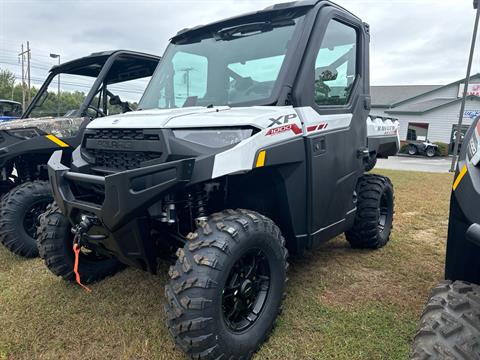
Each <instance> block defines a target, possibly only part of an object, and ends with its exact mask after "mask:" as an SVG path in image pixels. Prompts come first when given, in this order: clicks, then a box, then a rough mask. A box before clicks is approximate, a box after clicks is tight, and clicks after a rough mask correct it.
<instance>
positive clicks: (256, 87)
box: [245, 83, 272, 95]
mask: <svg viewBox="0 0 480 360" xmlns="http://www.w3.org/2000/svg"><path fill="white" fill-rule="evenodd" d="M271 89H272V86H271V85H268V84H263V83H256V84H253V85H252V86H250V87H248V89H247V90H245V94H246V95H250V94H251V93H252V92H253V93H256V94H268V92H269V91H270V90H271Z"/></svg>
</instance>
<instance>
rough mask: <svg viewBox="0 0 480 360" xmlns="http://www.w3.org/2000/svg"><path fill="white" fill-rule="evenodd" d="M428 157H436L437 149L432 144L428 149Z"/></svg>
mask: <svg viewBox="0 0 480 360" xmlns="http://www.w3.org/2000/svg"><path fill="white" fill-rule="evenodd" d="M426 154H427V157H434V156H435V154H436V149H435V148H434V147H432V146H430V147H429V148H428V149H427V151H426Z"/></svg>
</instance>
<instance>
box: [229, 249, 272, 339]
mask: <svg viewBox="0 0 480 360" xmlns="http://www.w3.org/2000/svg"><path fill="white" fill-rule="evenodd" d="M269 290H270V266H269V262H268V258H267V256H266V255H265V253H264V252H263V251H262V250H260V249H252V250H250V251H248V252H247V253H245V254H244V255H243V256H242V257H241V258H240V259H239V260H238V261H237V262H236V263H235V264H234V265H233V268H232V270H231V271H230V274H229V275H228V278H227V282H226V284H225V288H224V290H223V296H222V310H223V318H224V320H225V323H226V324H227V326H228V327H229V328H230V330H232V331H234V332H240V331H244V330H247V329H248V328H250V327H251V326H252V325H253V324H254V323H255V321H256V320H257V319H258V317H259V316H260V314H261V312H262V310H263V308H264V306H265V303H266V300H267V295H268V292H269Z"/></svg>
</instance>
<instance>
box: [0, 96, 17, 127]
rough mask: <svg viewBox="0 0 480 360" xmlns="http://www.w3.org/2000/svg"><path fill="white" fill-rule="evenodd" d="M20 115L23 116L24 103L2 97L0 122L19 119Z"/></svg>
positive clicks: (0, 101)
mask: <svg viewBox="0 0 480 360" xmlns="http://www.w3.org/2000/svg"><path fill="white" fill-rule="evenodd" d="M20 116H22V104H20V103H19V102H17V101H12V100H4V99H0V122H3V121H10V120H14V119H18V118H19V117H20Z"/></svg>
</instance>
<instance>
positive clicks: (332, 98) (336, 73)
mask: <svg viewBox="0 0 480 360" xmlns="http://www.w3.org/2000/svg"><path fill="white" fill-rule="evenodd" d="M356 45H357V32H356V31H355V29H354V28H352V27H350V26H348V25H345V24H343V23H341V22H338V21H336V20H331V21H330V23H329V24H328V27H327V31H326V32H325V36H324V38H323V40H322V44H321V46H320V50H319V52H318V55H317V59H316V61H315V90H314V91H315V102H316V103H317V104H318V105H320V106H325V105H345V104H346V103H347V102H348V99H349V97H350V93H351V92H352V87H353V83H354V82H355V78H356V76H357V69H356V63H357V46H356Z"/></svg>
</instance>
